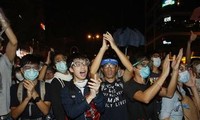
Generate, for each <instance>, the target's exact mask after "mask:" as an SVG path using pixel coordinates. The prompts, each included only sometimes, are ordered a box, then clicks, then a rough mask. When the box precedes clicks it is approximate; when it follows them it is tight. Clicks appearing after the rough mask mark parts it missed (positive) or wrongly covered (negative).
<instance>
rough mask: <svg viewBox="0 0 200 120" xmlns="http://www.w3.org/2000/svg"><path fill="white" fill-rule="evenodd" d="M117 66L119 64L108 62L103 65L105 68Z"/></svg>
mask: <svg viewBox="0 0 200 120" xmlns="http://www.w3.org/2000/svg"><path fill="white" fill-rule="evenodd" d="M116 66H117V65H114V64H110V63H108V64H105V65H103V68H104V69H107V68H111V69H113V68H115V67H116Z"/></svg>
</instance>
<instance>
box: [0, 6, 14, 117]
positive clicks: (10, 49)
mask: <svg viewBox="0 0 200 120" xmlns="http://www.w3.org/2000/svg"><path fill="white" fill-rule="evenodd" d="M0 26H2V30H3V31H5V33H6V35H7V37H8V40H9V41H8V44H7V46H6V51H5V54H2V53H0V101H1V102H0V118H1V119H4V120H10V119H11V118H10V114H9V113H10V86H11V84H12V83H11V72H12V63H13V61H14V58H15V52H16V49H17V38H16V36H15V34H14V33H13V31H12V29H11V27H10V25H9V23H8V20H7V18H6V17H5V15H4V13H3V11H2V9H1V8H0ZM2 44H3V39H2V37H1V36H0V52H1V51H2V50H3V45H2Z"/></svg>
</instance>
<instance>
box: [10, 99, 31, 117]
mask: <svg viewBox="0 0 200 120" xmlns="http://www.w3.org/2000/svg"><path fill="white" fill-rule="evenodd" d="M29 100H30V99H29V98H25V99H24V100H23V101H22V103H21V104H20V105H19V106H17V107H11V116H12V117H13V118H14V119H17V118H18V117H19V116H20V115H21V114H22V112H24V110H25V108H26V106H27V105H28V102H29Z"/></svg>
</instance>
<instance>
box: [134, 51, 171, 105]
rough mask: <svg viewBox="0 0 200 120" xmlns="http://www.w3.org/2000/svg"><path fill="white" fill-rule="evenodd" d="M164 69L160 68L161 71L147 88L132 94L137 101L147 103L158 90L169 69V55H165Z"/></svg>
mask: <svg viewBox="0 0 200 120" xmlns="http://www.w3.org/2000/svg"><path fill="white" fill-rule="evenodd" d="M162 67H163V68H164V69H163V70H162V73H161V75H160V77H159V78H158V80H157V81H156V82H155V83H154V84H153V85H151V86H150V87H149V88H147V89H146V90H145V91H141V90H139V91H137V92H136V93H135V94H134V95H133V98H134V99H135V100H137V101H140V102H143V103H149V102H150V101H151V100H152V99H153V98H154V97H155V95H156V94H157V93H158V92H159V90H160V89H161V87H162V85H163V83H164V81H165V79H166V78H167V76H168V75H169V70H170V60H169V55H167V56H166V57H165V60H164V63H163V66H162Z"/></svg>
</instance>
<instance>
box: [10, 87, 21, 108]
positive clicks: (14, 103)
mask: <svg viewBox="0 0 200 120" xmlns="http://www.w3.org/2000/svg"><path fill="white" fill-rule="evenodd" d="M17 88H18V84H15V85H12V86H11V88H10V97H11V98H10V99H11V100H10V107H17V106H18V105H19V104H20V103H19V101H18V98H17Z"/></svg>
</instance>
